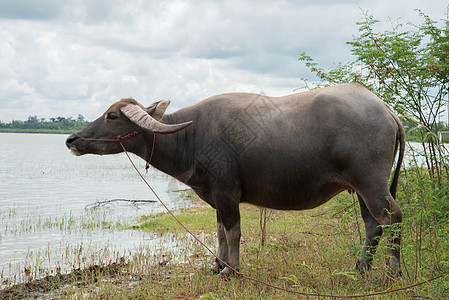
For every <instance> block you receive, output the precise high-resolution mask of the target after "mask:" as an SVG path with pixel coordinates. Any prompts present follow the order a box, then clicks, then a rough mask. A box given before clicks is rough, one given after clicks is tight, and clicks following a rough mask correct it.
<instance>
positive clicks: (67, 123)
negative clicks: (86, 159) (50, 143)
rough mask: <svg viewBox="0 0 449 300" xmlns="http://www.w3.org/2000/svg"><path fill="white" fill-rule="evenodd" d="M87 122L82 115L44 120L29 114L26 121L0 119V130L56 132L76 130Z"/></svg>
mask: <svg viewBox="0 0 449 300" xmlns="http://www.w3.org/2000/svg"><path fill="white" fill-rule="evenodd" d="M87 124H89V121H86V120H85V119H84V117H83V116H82V115H78V118H76V119H74V118H73V117H68V118H65V117H57V118H50V119H49V120H46V119H45V118H38V117H37V116H29V117H28V120H26V121H19V120H12V121H11V122H9V123H4V122H2V121H0V131H3V132H56V133H59V132H60V133H65V132H71V131H77V130H80V129H81V128H83V127H84V126H86V125H87Z"/></svg>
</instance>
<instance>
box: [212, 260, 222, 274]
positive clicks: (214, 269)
mask: <svg viewBox="0 0 449 300" xmlns="http://www.w3.org/2000/svg"><path fill="white" fill-rule="evenodd" d="M221 270H223V267H220V265H219V264H217V263H215V264H214V265H213V266H212V267H211V268H210V272H211V273H212V274H214V275H217V274H220V272H221Z"/></svg>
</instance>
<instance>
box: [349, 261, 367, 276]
mask: <svg viewBox="0 0 449 300" xmlns="http://www.w3.org/2000/svg"><path fill="white" fill-rule="evenodd" d="M353 269H354V271H358V272H359V273H360V274H362V275H364V274H366V272H368V271H369V270H370V269H371V262H370V261H366V260H358V261H357V263H356V264H355V266H354V268H353Z"/></svg>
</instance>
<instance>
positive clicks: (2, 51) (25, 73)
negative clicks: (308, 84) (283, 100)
mask: <svg viewBox="0 0 449 300" xmlns="http://www.w3.org/2000/svg"><path fill="white" fill-rule="evenodd" d="M3 2H8V1H3ZM10 2H11V3H1V4H0V37H1V39H0V65H1V66H2V68H1V69H0V120H2V121H9V120H11V119H26V118H27V116H28V115H38V116H39V117H46V118H49V117H55V116H59V115H60V116H70V115H72V116H76V115H78V114H79V113H81V114H83V115H85V116H86V118H88V119H90V120H92V119H94V118H95V117H96V116H98V115H99V114H100V113H101V112H102V111H104V110H105V109H106V108H107V107H108V106H109V105H110V104H111V103H112V102H114V101H116V100H118V99H120V98H123V97H134V98H136V99H138V100H140V101H141V102H142V103H144V104H150V103H151V102H153V101H156V100H158V99H171V100H173V101H172V106H173V107H172V108H171V109H176V108H179V107H182V106H184V105H188V104H191V103H192V102H195V101H198V100H201V99H202V98H205V97H208V96H211V95H213V94H218V93H223V92H232V91H243V92H264V93H265V94H269V95H270V94H271V95H281V94H288V93H291V92H292V91H293V89H295V88H297V87H299V86H301V82H300V81H299V78H300V77H310V78H311V79H313V76H312V74H310V73H309V71H308V70H307V69H306V68H305V67H304V65H303V64H302V63H301V62H298V61H297V59H298V56H299V52H301V51H306V52H307V53H308V54H309V55H311V56H313V57H314V58H315V59H316V61H318V62H319V63H320V65H322V66H324V67H329V66H332V64H333V63H336V62H339V61H348V60H350V59H351V57H350V51H349V50H350V47H349V46H347V45H346V44H345V43H346V42H347V41H349V40H351V39H352V36H353V35H357V29H358V26H357V25H356V24H355V23H356V22H357V21H358V20H360V18H361V10H360V8H363V9H366V10H369V11H370V12H372V14H373V15H374V16H375V17H376V18H378V19H380V20H382V21H383V23H382V24H381V25H380V27H379V28H380V30H382V29H383V28H386V27H381V26H389V24H388V22H386V21H387V20H388V16H391V17H392V18H393V19H397V18H401V19H402V20H405V21H413V22H420V21H421V19H420V18H419V16H418V14H417V13H416V12H414V11H413V9H414V8H422V9H423V11H424V12H426V13H428V14H429V15H430V16H431V17H432V18H433V19H439V18H442V17H444V15H445V14H444V12H445V11H446V8H447V4H446V3H444V2H445V1H433V2H432V3H431V4H430V3H429V2H428V1H422V0H407V1H406V0H400V1H395V2H392V1H387V0H382V1H376V2H373V1H349V0H348V1H330V0H327V1H319V2H315V3H311V2H310V1H242V0H239V1H234V0H232V1H221V2H206V1H199V0H191V1H188V0H177V1H143V0H131V1H113V0H109V1H107V0H103V1H88V0H79V1H44V0H30V1H24V0H19V1H10ZM25 3H26V4H27V5H26V6H25Z"/></svg>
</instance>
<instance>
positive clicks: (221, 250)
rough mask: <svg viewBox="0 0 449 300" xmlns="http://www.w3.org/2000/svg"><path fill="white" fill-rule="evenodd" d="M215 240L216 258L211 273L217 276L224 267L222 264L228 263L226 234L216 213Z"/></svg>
mask: <svg viewBox="0 0 449 300" xmlns="http://www.w3.org/2000/svg"><path fill="white" fill-rule="evenodd" d="M217 238H218V253H217V256H218V258H215V263H214V266H213V267H212V272H213V273H214V274H218V273H220V272H221V270H223V269H224V268H225V267H226V266H225V264H224V263H223V262H226V263H227V262H228V242H227V240H226V233H225V228H224V225H223V222H222V221H221V218H220V214H219V213H218V211H217Z"/></svg>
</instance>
